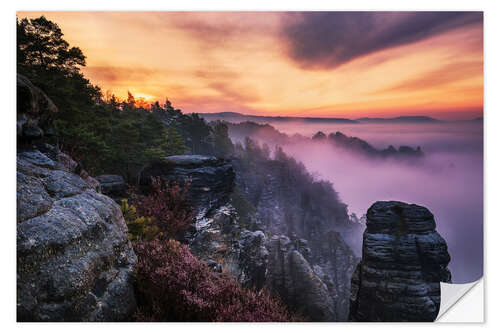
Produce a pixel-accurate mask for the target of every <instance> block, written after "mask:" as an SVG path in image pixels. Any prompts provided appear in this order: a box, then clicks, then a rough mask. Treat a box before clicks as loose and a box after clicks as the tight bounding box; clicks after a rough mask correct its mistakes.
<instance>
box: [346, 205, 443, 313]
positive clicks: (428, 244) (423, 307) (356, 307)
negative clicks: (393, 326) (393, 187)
mask: <svg viewBox="0 0 500 333" xmlns="http://www.w3.org/2000/svg"><path fill="white" fill-rule="evenodd" d="M449 261H450V256H449V254H448V250H447V245H446V242H445V240H444V239H443V238H442V237H441V236H440V235H439V234H438V233H437V232H436V223H435V221H434V216H433V215H432V213H431V212H430V211H429V210H428V209H427V208H425V207H421V206H417V205H413V204H412V205H410V204H406V203H403V202H398V201H383V202H376V203H375V204H373V205H372V206H371V207H370V208H369V209H368V213H367V222H366V230H365V233H364V236H363V256H362V259H361V262H360V263H359V265H358V266H357V268H356V271H355V273H354V274H353V277H352V287H351V309H350V314H349V317H350V319H351V320H353V321H433V320H434V319H435V318H436V316H437V314H438V312H439V305H440V284H439V283H440V282H450V281H451V274H450V271H449V270H448V268H447V265H448V263H449Z"/></svg>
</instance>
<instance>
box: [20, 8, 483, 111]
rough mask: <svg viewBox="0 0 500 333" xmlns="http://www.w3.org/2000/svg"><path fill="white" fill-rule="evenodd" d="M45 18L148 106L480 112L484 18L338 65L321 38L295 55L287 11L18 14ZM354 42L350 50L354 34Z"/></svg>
mask: <svg viewBox="0 0 500 333" xmlns="http://www.w3.org/2000/svg"><path fill="white" fill-rule="evenodd" d="M42 14H43V15H45V16H46V17H47V18H48V19H50V20H52V21H54V22H56V23H57V24H58V25H59V26H60V27H61V29H62V31H63V33H64V34H65V36H64V37H65V39H66V40H68V42H69V43H70V45H71V46H78V47H80V48H81V49H82V51H83V53H84V54H85V55H86V56H87V59H86V61H87V66H86V67H84V68H83V69H82V70H83V72H84V74H85V75H86V76H87V77H88V78H89V79H90V80H91V82H92V83H93V84H97V85H99V86H100V87H101V88H102V90H103V91H107V90H109V91H111V92H113V93H114V94H115V95H116V96H117V97H119V98H120V99H126V98H127V92H128V91H130V92H131V93H132V94H133V95H134V97H135V98H136V100H138V101H142V102H144V103H145V104H148V105H149V104H150V103H153V102H154V101H159V102H160V103H163V102H164V101H165V99H166V97H168V98H169V99H170V100H171V101H172V103H173V104H174V105H175V106H176V107H178V108H180V109H182V110H183V111H184V112H199V113H211V112H228V111H232V112H240V113H245V114H256V115H281V116H287V115H290V116H311V117H313V116H314V117H346V118H356V117H373V116H400V115H410V114H412V115H414V114H418V115H427V116H433V117H436V118H440V119H466V118H473V117H478V116H482V113H483V27H482V21H481V22H480V23H467V22H465V23H464V24H463V25H459V24H456V25H457V26H456V27H454V28H447V25H440V22H439V21H437V22H436V23H435V24H436V26H437V27H438V28H439V29H443V30H442V31H440V30H437V31H438V32H437V33H434V32H432V33H429V35H428V36H427V37H425V38H415V40H412V41H410V42H405V43H401V42H399V44H394V45H393V44H389V46H387V47H379V45H378V44H376V43H372V44H370V40H367V41H366V42H362V41H360V42H359V46H358V45H357V44H356V45H354V46H352V50H353V52H357V51H358V49H359V48H362V47H364V46H365V45H367V46H366V47H367V51H366V52H365V53H359V52H358V53H359V54H353V55H351V54H349V55H348V56H349V57H350V58H348V60H346V61H345V62H343V63H341V64H339V65H335V66H333V65H331V63H328V62H326V60H324V58H325V57H327V56H328V55H329V53H328V52H330V51H329V50H326V51H323V50H322V47H323V44H318V45H312V46H311V48H317V50H315V52H316V53H314V54H312V55H311V54H310V53H311V52H312V51H311V52H309V51H310V50H309V49H308V50H306V51H304V52H305V53H298V55H297V54H295V53H291V51H290V43H291V42H294V41H293V40H292V41H291V39H293V38H294V37H293V35H285V33H284V32H283V31H284V30H283V26H285V25H286V24H290V23H289V22H290V20H291V19H290V18H288V17H287V16H286V15H285V14H284V13H279V12H270V13H252V12H234V13H231V12H226V13H217V12H209V13H197V12H184V13H180V12H151V13H147V12H138V13H132V12H38V13H34V12H20V13H18V16H19V17H25V16H27V17H38V16H40V15H42ZM293 20H295V19H293ZM293 20H292V21H291V22H292V23H294V22H295V21H293ZM296 21H297V22H299V21H300V20H299V19H296ZM287 22H288V23H287ZM327 23H328V22H327ZM396 23H397V22H396ZM311 24H316V21H312V23H311ZM318 24H319V23H318ZM443 26H444V27H445V28H446V29H447V30H446V29H445V28H441V27H443ZM301 28H302V27H301ZM306 28H307V26H306ZM313 28H314V27H313ZM304 29H305V28H304ZM304 29H303V30H304ZM301 31H302V30H301ZM313 31H314V30H313ZM355 32H356V31H355ZM392 35H394V33H391V34H390V36H392ZM290 36H292V37H290ZM314 36H316V35H314ZM384 36H385V35H384ZM384 36H383V37H384ZM321 37H322V36H319V37H318V39H319V41H320V42H321V41H322V40H321ZM396 37H397V38H399V39H396V41H399V40H400V39H401V38H402V37H399V36H396ZM403 37H404V36H403ZM374 38H375V39H376V38H379V39H380V41H381V42H380V43H383V42H384V41H386V40H387V38H385V37H384V38H381V37H378V36H375V37H374ZM327 42H328V41H327V40H326V41H325V43H324V44H327ZM345 43H346V48H347V47H348V46H349V45H350V44H352V43H353V42H352V41H351V40H349V39H347V40H346V41H345ZM332 47H335V45H333V46H332ZM327 51H328V52H327ZM325 52H326V53H325ZM325 54H326V56H325ZM297 57H299V58H298V59H297ZM314 57H316V58H314ZM303 59H307V61H308V62H304V61H303ZM309 59H317V60H314V61H312V60H309ZM327 60H328V59H327ZM311 64H312V65H311Z"/></svg>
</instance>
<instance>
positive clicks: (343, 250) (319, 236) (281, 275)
mask: <svg viewBox="0 0 500 333" xmlns="http://www.w3.org/2000/svg"><path fill="white" fill-rule="evenodd" d="M233 162H234V161H233ZM277 171H279V170H278V169H277ZM238 172H239V171H237V174H236V177H242V178H244V179H245V180H246V181H247V183H246V184H248V185H249V186H248V188H249V189H250V190H249V191H248V192H247V193H245V194H246V195H248V196H249V197H251V196H252V195H253V194H254V193H256V192H257V191H255V192H253V190H252V189H253V188H254V186H252V184H251V179H252V178H251V175H249V174H243V173H238ZM269 172H272V170H271V169H269ZM151 176H154V177H160V178H163V179H167V180H171V181H176V182H178V183H184V182H185V181H186V179H187V178H191V185H190V187H189V192H188V194H189V196H190V197H191V198H192V200H193V202H194V204H195V207H198V208H197V214H196V218H195V223H194V228H193V229H194V230H193V231H192V232H191V233H190V234H189V235H188V236H187V241H188V243H189V246H190V249H191V252H192V253H193V254H195V255H196V256H197V257H198V258H200V259H202V260H204V261H205V262H206V263H207V264H209V266H210V267H212V268H213V270H214V271H216V272H220V271H224V272H226V273H229V274H231V275H233V276H234V277H235V278H236V279H237V280H238V281H239V282H240V283H241V284H242V285H244V286H246V287H250V288H256V289H260V288H266V289H268V290H270V291H271V292H272V293H275V294H278V295H280V297H281V298H282V299H283V300H284V302H285V303H286V304H287V305H289V306H290V307H291V308H292V309H294V310H295V311H296V312H297V313H299V314H300V315H302V316H303V317H304V318H305V319H306V320H313V321H342V320H344V321H345V320H347V319H348V313H349V290H350V281H351V276H352V272H353V271H354V269H355V267H356V264H357V263H358V261H359V259H358V258H357V257H356V256H355V254H354V253H353V251H352V250H351V249H350V248H349V246H348V245H347V244H346V243H345V242H344V240H343V237H342V235H341V233H340V232H336V231H334V230H333V229H334V225H328V223H326V222H324V221H322V219H321V218H320V217H313V216H310V217H308V215H307V214H306V216H305V217H304V219H305V222H303V221H299V220H293V219H291V218H289V217H288V215H287V213H286V211H287V209H286V208H287V207H289V206H287V205H284V204H283V203H282V202H281V201H280V193H284V192H285V191H282V190H280V189H278V188H279V187H280V186H281V185H280V181H279V179H276V178H273V175H272V174H271V175H270V177H269V178H270V180H269V182H268V184H267V187H266V188H265V189H264V191H263V192H262V193H261V197H260V199H259V200H258V202H259V203H261V204H259V206H258V211H257V215H258V216H255V220H256V223H255V225H254V226H248V225H246V224H244V223H241V219H240V216H239V215H238V212H237V211H236V209H235V208H234V206H233V202H232V199H231V194H232V191H233V187H234V183H235V181H236V178H235V174H234V171H233V167H232V164H231V163H229V162H228V161H225V160H220V159H216V158H214V157H208V156H196V155H195V156H178V157H177V156H175V157H170V158H168V163H162V164H156V165H152V166H150V167H148V168H146V169H145V170H144V171H143V174H142V178H141V179H142V182H143V184H144V185H147V182H146V181H147V179H148V178H149V177H151ZM286 193H288V194H290V195H296V193H294V192H293V191H290V192H286ZM288 194H287V196H288ZM313 209H314V207H313V208H312V209H311V210H313ZM300 212H301V210H300V209H299V210H298V211H295V210H294V211H292V212H291V214H294V216H295V214H297V215H296V216H298V214H299V213H300ZM346 218H347V217H346ZM304 224H306V225H304ZM299 226H301V227H300V228H299ZM293 230H295V231H297V234H296V233H294V232H293ZM299 232H300V234H298V233H299Z"/></svg>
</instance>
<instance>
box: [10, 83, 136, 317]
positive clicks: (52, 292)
mask: <svg viewBox="0 0 500 333" xmlns="http://www.w3.org/2000/svg"><path fill="white" fill-rule="evenodd" d="M18 98H20V99H19V100H18V110H17V111H18V114H17V117H18V119H17V127H18V140H19V142H21V143H22V145H21V146H22V147H18V151H17V319H18V320H19V321H123V320H130V319H131V315H132V313H133V312H134V310H135V297H134V289H133V281H132V280H133V271H134V264H135V262H136V256H135V254H134V251H133V249H132V246H131V244H130V241H129V239H128V236H127V227H126V225H125V222H124V220H123V216H122V213H121V211H120V208H119V207H118V205H117V204H116V203H115V202H114V201H113V200H112V199H110V198H108V197H107V196H104V195H102V194H100V193H98V190H99V187H100V186H99V182H98V181H96V180H95V179H93V178H92V177H89V176H88V174H87V173H86V172H85V171H84V170H83V169H82V168H81V167H80V165H79V164H78V163H76V162H75V161H73V160H72V159H71V158H70V157H69V156H68V155H66V154H64V153H62V152H60V151H59V150H58V149H57V148H56V147H54V146H51V145H47V144H40V143H38V144H36V145H35V144H34V140H38V139H41V138H43V137H44V136H46V135H47V133H48V132H50V129H51V119H52V116H53V113H54V112H57V109H56V108H55V106H54V105H53V104H52V102H51V101H50V99H48V97H47V96H45V94H43V92H41V91H40V90H39V89H38V88H36V87H34V86H33V85H32V84H31V83H30V82H29V81H28V80H27V79H26V78H25V77H22V76H18Z"/></svg>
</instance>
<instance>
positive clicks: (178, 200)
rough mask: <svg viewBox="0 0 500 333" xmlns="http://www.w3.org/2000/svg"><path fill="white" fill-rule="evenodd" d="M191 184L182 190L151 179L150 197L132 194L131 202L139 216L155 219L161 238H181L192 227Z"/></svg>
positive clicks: (176, 186)
mask: <svg viewBox="0 0 500 333" xmlns="http://www.w3.org/2000/svg"><path fill="white" fill-rule="evenodd" d="M188 187H189V184H186V185H185V186H183V187H182V188H181V187H180V186H179V185H178V184H175V183H167V182H162V181H161V180H160V179H159V178H155V177H152V178H151V192H150V194H148V195H140V194H136V193H133V194H131V196H130V198H131V202H132V204H133V205H134V206H135V209H136V212H137V214H139V216H148V217H151V218H152V219H153V222H152V224H153V225H154V226H155V227H156V228H157V229H158V231H159V234H158V236H159V237H160V238H179V237H182V236H183V235H184V233H185V232H186V231H187V230H188V229H189V227H190V226H191V222H192V220H193V211H192V207H191V205H190V203H189V201H188V198H187V190H188Z"/></svg>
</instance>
